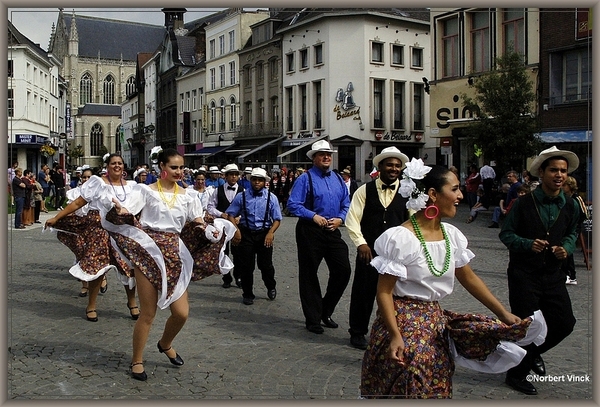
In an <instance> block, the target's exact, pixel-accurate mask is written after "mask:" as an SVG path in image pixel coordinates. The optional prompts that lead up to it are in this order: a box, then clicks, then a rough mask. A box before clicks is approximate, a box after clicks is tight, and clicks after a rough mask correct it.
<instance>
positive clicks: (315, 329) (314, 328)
mask: <svg viewBox="0 0 600 407" xmlns="http://www.w3.org/2000/svg"><path fill="white" fill-rule="evenodd" d="M306 329H308V330H309V331H310V332H312V333H314V334H322V333H323V332H325V330H324V329H323V327H322V326H321V325H306Z"/></svg>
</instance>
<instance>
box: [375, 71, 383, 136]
mask: <svg viewBox="0 0 600 407" xmlns="http://www.w3.org/2000/svg"><path fill="white" fill-rule="evenodd" d="M383 90H384V81H382V80H379V79H374V80H373V127H376V128H383Z"/></svg>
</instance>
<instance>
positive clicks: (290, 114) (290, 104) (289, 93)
mask: <svg viewBox="0 0 600 407" xmlns="http://www.w3.org/2000/svg"><path fill="white" fill-rule="evenodd" d="M285 91H286V97H287V127H286V130H287V131H293V130H294V89H292V88H287V89H286V90H285Z"/></svg>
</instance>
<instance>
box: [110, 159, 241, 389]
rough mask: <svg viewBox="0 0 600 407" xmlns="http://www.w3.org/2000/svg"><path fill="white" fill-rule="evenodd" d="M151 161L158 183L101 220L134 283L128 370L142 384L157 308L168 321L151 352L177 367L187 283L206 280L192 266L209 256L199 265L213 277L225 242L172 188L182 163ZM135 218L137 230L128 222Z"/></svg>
mask: <svg viewBox="0 0 600 407" xmlns="http://www.w3.org/2000/svg"><path fill="white" fill-rule="evenodd" d="M157 160H158V167H159V170H160V179H159V180H158V181H157V182H155V183H153V184H151V185H144V184H138V186H137V187H136V190H135V193H134V198H132V200H131V201H128V202H126V203H123V202H120V201H119V200H117V199H113V203H114V209H112V210H110V212H108V213H107V216H106V219H104V220H103V225H104V227H105V228H106V229H107V230H108V231H109V232H110V234H111V237H112V238H113V239H114V240H113V241H114V245H116V246H117V247H118V249H119V251H121V252H122V253H123V255H124V256H125V257H126V258H127V259H128V261H129V263H130V265H131V267H132V268H133V270H134V275H135V278H136V281H137V287H138V295H139V298H140V305H141V313H140V318H139V320H138V321H137V322H136V324H135V327H134V330H133V355H132V359H131V366H130V368H131V375H132V377H133V378H134V379H137V380H142V381H145V380H147V378H148V376H147V374H146V372H145V370H144V366H143V353H144V347H145V345H146V342H147V339H148V335H149V333H150V329H151V327H152V322H153V321H154V318H155V315H156V309H157V306H158V307H160V308H161V309H165V308H167V307H169V309H170V311H171V315H170V316H169V317H168V318H167V321H166V323H165V327H164V330H163V333H162V336H161V338H160V339H159V340H158V342H157V344H156V347H157V348H158V351H159V352H160V353H165V354H166V356H167V357H168V358H169V361H170V362H171V363H172V364H173V365H176V366H181V365H183V363H184V362H183V359H182V358H181V356H179V354H178V353H177V352H176V351H175V350H174V349H173V348H172V343H173V340H174V339H175V337H176V336H177V334H178V333H179V331H180V330H181V329H182V328H183V325H184V324H185V322H186V320H187V318H188V313H189V305H188V294H187V287H188V284H189V282H190V281H191V280H197V279H199V278H201V277H203V276H205V275H207V274H204V275H202V276H200V277H199V276H198V275H197V273H198V272H200V273H206V272H207V271H206V270H202V271H198V270H197V269H198V267H197V266H198V264H199V263H198V262H197V261H196V260H197V258H198V257H202V256H212V259H209V260H207V261H206V262H204V263H201V264H202V265H203V267H205V268H210V270H209V272H208V274H216V273H219V272H220V270H219V254H220V253H221V252H222V247H223V244H224V241H225V239H226V236H227V234H226V233H224V232H223V231H222V230H219V229H217V228H216V227H215V226H214V225H211V224H207V223H206V222H205V221H204V220H203V216H202V215H203V208H202V204H201V202H200V199H199V198H198V196H194V194H192V193H191V192H190V191H189V190H188V191H187V192H186V190H185V189H184V188H181V187H179V186H178V185H177V181H180V180H181V178H182V176H183V169H184V168H185V166H184V165H183V157H182V156H181V155H180V154H179V153H178V152H177V151H176V150H174V149H167V150H164V151H163V150H160V151H159V152H158V157H157ZM138 213H139V223H140V226H141V228H139V227H136V226H135V224H134V222H133V219H134V215H136V214H138ZM223 222H226V221H224V220H223ZM223 222H222V223H221V224H224V223H223ZM227 223H229V222H227ZM190 225H191V226H190ZM184 227H185V228H186V229H187V230H188V234H189V235H192V234H193V235H194V236H193V238H190V239H189V240H190V246H187V245H186V244H184V242H183V240H182V236H180V235H181V234H182V230H183V229H184ZM231 227H233V228H234V229H235V227H234V226H233V225H231ZM230 235H231V236H232V235H233V233H230ZM229 238H230V237H229ZM199 242H202V244H200V243H199ZM192 243H193V244H192ZM191 246H193V248H191ZM188 247H190V248H188Z"/></svg>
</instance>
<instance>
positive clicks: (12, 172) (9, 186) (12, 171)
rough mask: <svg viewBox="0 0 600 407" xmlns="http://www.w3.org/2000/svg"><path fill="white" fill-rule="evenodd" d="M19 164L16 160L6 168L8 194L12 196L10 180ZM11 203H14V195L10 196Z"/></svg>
mask: <svg viewBox="0 0 600 407" xmlns="http://www.w3.org/2000/svg"><path fill="white" fill-rule="evenodd" d="M18 166H19V162H18V161H13V163H12V166H11V167H9V168H8V194H9V195H10V196H11V197H13V195H12V181H13V179H14V178H15V173H16V169H17V167H18ZM11 203H12V204H14V197H13V198H12V201H11Z"/></svg>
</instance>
